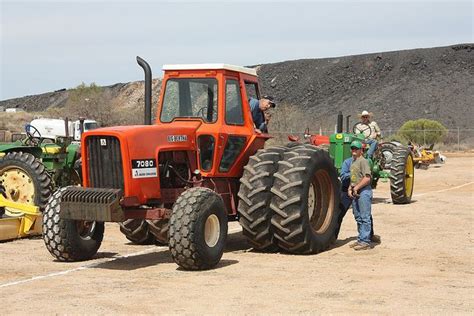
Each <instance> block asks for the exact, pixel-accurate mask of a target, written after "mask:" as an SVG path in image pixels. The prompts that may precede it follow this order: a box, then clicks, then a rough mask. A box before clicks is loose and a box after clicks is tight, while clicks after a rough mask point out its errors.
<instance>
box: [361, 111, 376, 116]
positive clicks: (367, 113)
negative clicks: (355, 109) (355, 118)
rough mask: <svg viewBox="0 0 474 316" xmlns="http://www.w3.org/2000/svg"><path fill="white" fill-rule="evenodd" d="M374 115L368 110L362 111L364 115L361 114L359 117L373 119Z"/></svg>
mask: <svg viewBox="0 0 474 316" xmlns="http://www.w3.org/2000/svg"><path fill="white" fill-rule="evenodd" d="M373 115H374V114H373V113H372V112H367V111H366V110H364V111H362V113H360V114H359V117H362V116H369V117H372V116H373Z"/></svg>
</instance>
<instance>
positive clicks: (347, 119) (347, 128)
mask: <svg viewBox="0 0 474 316" xmlns="http://www.w3.org/2000/svg"><path fill="white" fill-rule="evenodd" d="M350 117H351V116H350V115H348V116H346V133H349V128H350V127H349V122H350V121H349V118H350Z"/></svg>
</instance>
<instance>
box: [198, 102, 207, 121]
mask: <svg viewBox="0 0 474 316" xmlns="http://www.w3.org/2000/svg"><path fill="white" fill-rule="evenodd" d="M196 116H199V117H202V118H203V119H204V120H206V121H207V105H206V106H203V107H202V108H200V109H199V110H198V111H197V113H196Z"/></svg>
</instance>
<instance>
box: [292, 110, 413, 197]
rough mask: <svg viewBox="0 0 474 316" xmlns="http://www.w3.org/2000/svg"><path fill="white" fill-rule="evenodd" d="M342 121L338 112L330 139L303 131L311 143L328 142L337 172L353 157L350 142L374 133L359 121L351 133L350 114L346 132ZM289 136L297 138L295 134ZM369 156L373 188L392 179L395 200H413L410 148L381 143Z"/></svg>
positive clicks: (392, 193) (394, 143) (398, 144)
mask: <svg viewBox="0 0 474 316" xmlns="http://www.w3.org/2000/svg"><path fill="white" fill-rule="evenodd" d="M342 122H343V116H342V113H341V112H339V114H338V120H337V130H336V133H335V134H332V135H330V136H329V141H328V142H327V140H326V139H324V136H321V135H311V134H310V133H309V130H308V129H307V130H306V131H305V134H304V135H305V139H307V140H308V141H309V142H310V144H313V145H316V146H319V147H321V146H322V147H323V148H325V147H327V145H328V144H329V155H330V156H331V158H332V159H333V162H334V166H335V167H336V169H337V170H338V171H340V170H341V167H342V163H343V162H344V160H346V159H347V158H349V157H351V149H350V144H351V142H352V141H354V140H359V141H361V142H362V143H363V144H364V139H365V138H366V137H367V136H368V135H370V134H371V132H372V131H371V127H370V126H369V125H367V124H363V123H356V124H355V125H354V126H353V128H352V133H350V132H349V119H348V117H346V132H343V127H342ZM289 139H290V140H292V141H298V139H295V138H294V137H289ZM364 145H365V144H364ZM293 146H294V145H293ZM366 158H367V156H366ZM367 159H368V161H369V164H370V167H371V170H372V187H373V188H375V187H377V183H378V181H379V180H382V181H387V180H388V179H389V180H390V193H391V197H392V201H393V203H394V204H406V203H410V201H411V197H412V194H413V185H414V158H413V156H412V153H411V151H410V149H409V148H407V147H406V146H404V145H402V144H401V143H398V142H382V143H379V144H378V146H377V149H376V151H375V153H374V156H373V158H367Z"/></svg>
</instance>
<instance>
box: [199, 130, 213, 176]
mask: <svg viewBox="0 0 474 316" xmlns="http://www.w3.org/2000/svg"><path fill="white" fill-rule="evenodd" d="M214 144H215V139H214V137H213V136H211V135H201V136H199V137H198V147H199V164H200V165H201V169H202V170H204V171H210V170H211V169H212V161H213V160H214V159H213V158H214Z"/></svg>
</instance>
